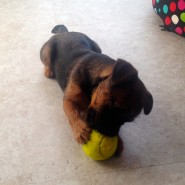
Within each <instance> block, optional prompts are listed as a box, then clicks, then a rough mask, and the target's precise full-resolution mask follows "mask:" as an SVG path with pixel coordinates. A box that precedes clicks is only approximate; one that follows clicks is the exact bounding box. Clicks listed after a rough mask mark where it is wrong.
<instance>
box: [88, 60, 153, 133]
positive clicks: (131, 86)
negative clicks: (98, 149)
mask: <svg viewBox="0 0 185 185" xmlns="http://www.w3.org/2000/svg"><path fill="white" fill-rule="evenodd" d="M152 106H153V98H152V95H151V94H150V92H149V91H148V90H147V89H146V87H145V86H144V84H143V83H142V81H141V80H140V79H139V78H138V72H137V70H136V69H135V68H134V67H133V66H132V65H131V64H130V63H128V62H126V61H123V60H121V59H118V60H117V62H116V64H115V66H114V68H113V70H112V73H111V74H110V75H108V76H106V77H103V78H102V80H99V84H98V85H97V87H96V88H95V89H94V91H93V94H92V98H91V104H90V106H89V110H88V117H87V121H88V124H89V125H90V127H92V128H93V129H96V130H98V131H99V132H100V133H102V134H104V135H107V136H115V135H117V134H118V132H119V129H120V127H121V125H123V124H124V123H125V122H132V121H133V120H134V119H135V118H136V117H137V116H138V115H139V114H140V113H141V111H142V109H143V110H144V114H145V115H148V114H149V113H150V112H151V110H152Z"/></svg>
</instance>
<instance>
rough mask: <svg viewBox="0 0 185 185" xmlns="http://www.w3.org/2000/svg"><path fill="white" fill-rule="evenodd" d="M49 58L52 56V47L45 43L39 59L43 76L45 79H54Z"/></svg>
mask: <svg viewBox="0 0 185 185" xmlns="http://www.w3.org/2000/svg"><path fill="white" fill-rule="evenodd" d="M51 56H52V47H51V45H50V44H49V43H48V42H46V43H45V44H44V45H43V46H42V48H41V50H40V59H41V61H42V63H43V64H44V75H45V76H46V77H47V78H54V77H55V74H54V70H53V69H52V61H51Z"/></svg>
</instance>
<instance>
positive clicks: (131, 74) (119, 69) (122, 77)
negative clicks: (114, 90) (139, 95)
mask: <svg viewBox="0 0 185 185" xmlns="http://www.w3.org/2000/svg"><path fill="white" fill-rule="evenodd" d="M136 79H138V72H137V70H136V69H135V68H134V67H133V66H132V65H131V64H130V63H128V62H126V61H124V60H122V59H118V60H117V61H116V65H115V66H114V69H113V72H112V76H111V86H113V87H115V86H117V85H124V84H128V83H130V82H133V81H135V80H136Z"/></svg>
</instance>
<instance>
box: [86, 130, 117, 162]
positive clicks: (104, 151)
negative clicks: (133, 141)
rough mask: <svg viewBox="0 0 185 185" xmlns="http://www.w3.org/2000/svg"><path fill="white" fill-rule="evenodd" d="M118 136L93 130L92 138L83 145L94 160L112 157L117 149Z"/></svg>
mask: <svg viewBox="0 0 185 185" xmlns="http://www.w3.org/2000/svg"><path fill="white" fill-rule="evenodd" d="M117 145H118V137H117V136H114V137H107V136H104V135H102V134H100V133H99V132H97V131H95V130H93V131H92V133H91V137H90V140H89V141H88V142H87V143H86V144H83V145H82V148H83V151H84V152H85V153H86V155H87V156H89V157H91V158H92V159H94V160H105V159H108V158H110V157H111V156H112V155H113V154H114V153H115V151H116V149H117Z"/></svg>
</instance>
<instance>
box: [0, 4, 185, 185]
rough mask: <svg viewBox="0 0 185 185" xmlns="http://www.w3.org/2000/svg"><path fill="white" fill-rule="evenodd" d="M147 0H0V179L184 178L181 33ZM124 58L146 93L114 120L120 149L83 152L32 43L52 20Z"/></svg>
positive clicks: (111, 184) (15, 184) (96, 182)
mask: <svg viewBox="0 0 185 185" xmlns="http://www.w3.org/2000/svg"><path fill="white" fill-rule="evenodd" d="M151 4H152V3H151V1H150V0H148V1H143V0H137V1H130V0H101V1H98V0H89V1H87V0H46V1H41V0H26V1H24V0H10V1H6V0H1V1H0V21H1V24H0V184H1V185H33V184H34V185H35V184H36V185H41V184H42V185H87V184H90V185H104V184H106V185H126V184H128V185H143V184H146V185H160V184H161V185H171V184H175V185H176V184H178V185H180V184H181V185H184V184H185V113H184V112H185V92H184V91H185V52H184V51H185V39H184V38H182V37H180V36H178V35H175V34H173V33H168V32H162V31H160V28H159V26H158V25H159V24H161V20H160V19H159V18H158V17H157V15H155V13H154V11H153V10H152V6H151ZM61 23H63V24H65V25H66V26H67V27H68V29H69V30H72V31H80V32H84V33H86V34H87V35H89V36H90V37H91V38H92V39H94V40H96V41H97V42H98V44H99V45H100V47H101V48H102V50H103V52H104V53H105V54H107V55H109V56H111V57H113V58H114V59H117V58H118V57H119V58H123V59H126V60H128V61H130V62H131V63H132V64H133V65H134V66H135V67H136V68H137V69H138V71H139V75H140V77H141V79H142V80H143V81H144V82H145V84H146V86H147V87H148V89H149V90H150V91H151V92H152V94H153V97H154V102H155V104H154V108H153V111H152V113H151V114H150V115H149V116H144V115H141V116H140V117H139V118H138V119H137V120H136V121H135V122H134V123H130V124H126V125H125V126H123V128H122V129H121V131H120V132H121V136H122V138H123V140H124V142H125V150H124V152H123V154H122V156H121V157H120V158H117V159H116V158H114V159H111V160H108V161H104V162H95V161H93V160H91V159H89V158H88V157H87V156H85V154H84V153H83V151H82V150H81V146H79V145H77V144H76V142H75V141H74V139H73V135H72V133H71V130H70V127H69V125H68V122H67V119H66V117H65V115H64V112H63V110H62V97H63V94H62V92H61V90H60V88H59V87H58V85H57V83H56V82H55V81H54V80H49V79H46V78H45V77H44V76H43V66H42V64H41V62H40V59H39V50H40V47H41V46H42V44H43V43H44V42H45V41H46V40H47V39H48V38H49V37H50V36H51V34H50V31H51V29H52V28H53V26H55V25H56V24H61Z"/></svg>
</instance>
